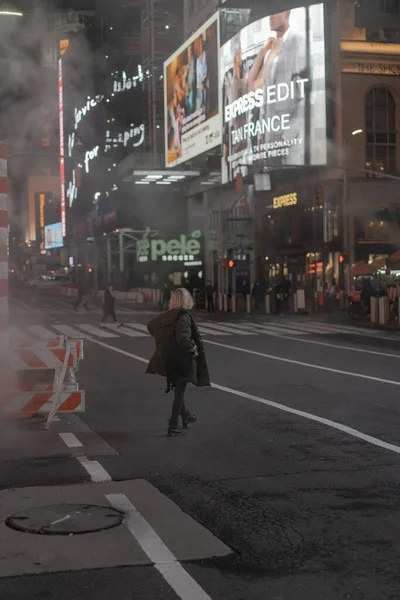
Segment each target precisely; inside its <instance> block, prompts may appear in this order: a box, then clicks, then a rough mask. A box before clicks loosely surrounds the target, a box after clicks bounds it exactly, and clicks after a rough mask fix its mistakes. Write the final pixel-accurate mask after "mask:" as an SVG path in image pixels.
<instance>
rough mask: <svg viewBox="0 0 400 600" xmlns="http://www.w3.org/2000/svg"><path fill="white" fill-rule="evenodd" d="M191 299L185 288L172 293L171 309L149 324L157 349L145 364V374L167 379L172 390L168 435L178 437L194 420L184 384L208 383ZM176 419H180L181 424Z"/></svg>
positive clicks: (197, 384) (203, 352) (200, 385)
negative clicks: (172, 397)
mask: <svg viewBox="0 0 400 600" xmlns="http://www.w3.org/2000/svg"><path fill="white" fill-rule="evenodd" d="M192 308H193V298H192V296H191V295H190V293H189V292H188V290H186V289H185V288H178V289H177V290H175V291H173V292H172V294H171V300H170V308H169V310H167V311H166V312H164V313H162V314H161V315H159V316H158V317H156V318H155V319H153V320H152V321H150V323H149V324H148V326H147V328H148V330H149V333H150V334H151V335H152V337H154V339H155V343H156V348H155V352H154V354H153V356H152V358H151V360H150V362H149V364H148V367H147V370H146V372H147V373H150V374H153V375H160V376H161V377H165V378H166V379H167V390H166V391H167V393H168V392H169V391H170V390H171V389H173V390H174V401H173V404H172V413H171V417H170V419H169V427H168V436H169V437H173V436H178V435H181V434H182V433H183V429H187V428H188V427H189V425H191V424H192V423H195V422H196V421H197V416H196V415H195V414H193V413H190V412H189V411H188V409H187V408H186V404H185V392H186V388H187V385H188V384H189V383H192V384H193V385H195V386H197V387H205V386H210V385H211V384H210V377H209V374H208V367H207V361H206V355H205V351H204V345H203V341H202V339H201V335H200V332H199V330H198V328H197V325H196V323H195V321H194V319H193V317H192V315H191V314H190V312H189V311H190V310H191V309H192ZM179 419H181V420H182V425H183V427H181V425H180V423H179Z"/></svg>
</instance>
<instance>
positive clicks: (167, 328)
mask: <svg viewBox="0 0 400 600" xmlns="http://www.w3.org/2000/svg"><path fill="white" fill-rule="evenodd" d="M147 329H148V330H149V333H150V335H152V336H153V337H154V339H155V342H156V350H155V352H154V354H153V356H152V358H151V360H150V362H149V364H148V367H147V370H146V373H151V374H153V375H161V377H166V376H167V372H166V366H165V361H164V353H163V349H164V345H165V343H166V341H167V340H168V339H169V338H171V337H172V336H173V335H174V332H176V341H177V343H178V344H179V345H180V346H181V347H182V348H184V349H185V350H187V351H188V352H193V353H194V352H195V351H196V350H197V352H198V353H199V356H198V357H197V358H194V360H193V365H192V370H191V373H190V374H189V375H188V378H187V382H188V383H193V385H196V386H198V387H205V386H209V385H211V384H210V376H209V374H208V367H207V360H206V355H205V351H204V346H203V342H202V340H201V336H200V332H199V330H198V329H197V326H196V335H195V336H194V337H193V335H192V317H191V316H190V315H189V313H188V312H185V311H180V310H167V311H166V312H164V313H162V314H161V315H160V316H158V317H156V318H155V319H153V320H152V321H150V323H149V324H148V325H147Z"/></svg>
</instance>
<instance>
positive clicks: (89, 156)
mask: <svg viewBox="0 0 400 600" xmlns="http://www.w3.org/2000/svg"><path fill="white" fill-rule="evenodd" d="M99 150H100V146H95V147H94V148H93V150H88V151H87V152H86V153H85V160H84V163H85V171H86V173H89V170H90V162H91V161H92V160H94V159H95V158H97V157H98V156H99Z"/></svg>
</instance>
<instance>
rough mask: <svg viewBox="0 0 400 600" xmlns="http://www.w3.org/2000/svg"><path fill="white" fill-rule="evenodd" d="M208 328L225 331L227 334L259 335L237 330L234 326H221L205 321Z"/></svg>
mask: <svg viewBox="0 0 400 600" xmlns="http://www.w3.org/2000/svg"><path fill="white" fill-rule="evenodd" d="M204 325H206V327H212V328H213V329H214V330H216V331H218V330H220V331H224V332H225V333H234V334H236V335H257V334H256V333H255V332H254V331H242V330H241V329H235V327H234V325H220V324H219V323H213V322H212V321H204Z"/></svg>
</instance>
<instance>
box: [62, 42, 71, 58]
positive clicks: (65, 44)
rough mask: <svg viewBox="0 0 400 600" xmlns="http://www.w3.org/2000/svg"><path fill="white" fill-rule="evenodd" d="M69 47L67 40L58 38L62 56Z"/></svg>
mask: <svg viewBox="0 0 400 600" xmlns="http://www.w3.org/2000/svg"><path fill="white" fill-rule="evenodd" d="M68 47H69V40H60V54H61V56H64V54H65V53H66V51H67V50H68Z"/></svg>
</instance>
